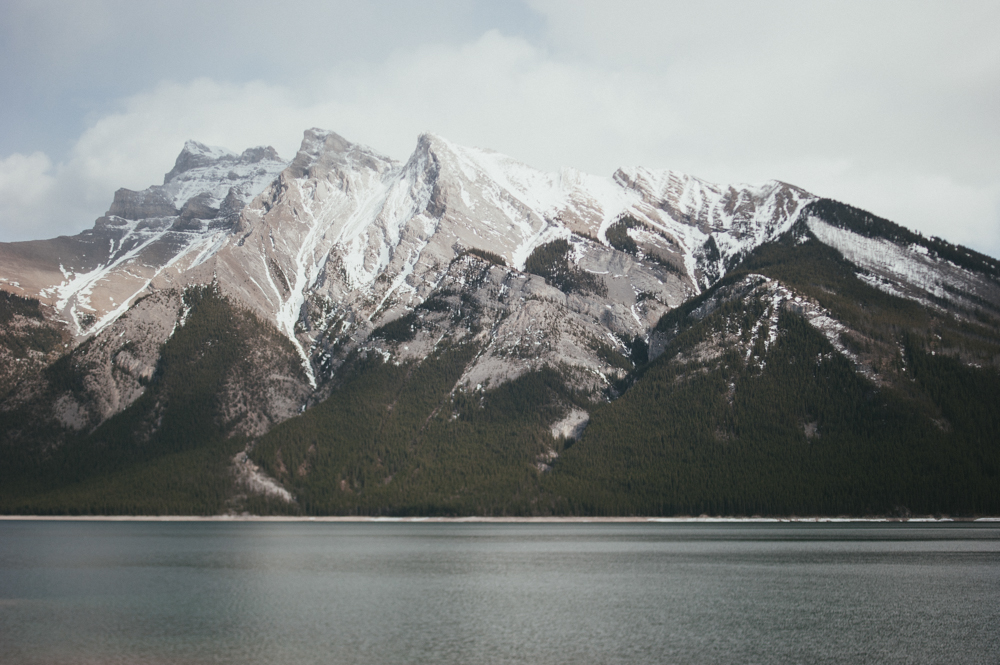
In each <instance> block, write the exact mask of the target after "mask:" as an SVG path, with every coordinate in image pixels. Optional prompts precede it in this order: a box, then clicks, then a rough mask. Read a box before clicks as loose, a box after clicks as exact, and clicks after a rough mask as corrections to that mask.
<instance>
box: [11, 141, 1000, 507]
mask: <svg viewBox="0 0 1000 665" xmlns="http://www.w3.org/2000/svg"><path fill="white" fill-rule="evenodd" d="M0 286H2V287H3V289H4V292H3V293H2V297H3V299H4V300H3V301H2V303H0V304H2V309H0V325H2V326H3V327H4V328H3V330H4V332H3V336H2V337H0V364H2V371H3V373H4V378H5V382H4V385H6V386H8V388H7V389H6V391H5V392H4V393H3V394H2V395H0V399H2V403H0V437H2V441H0V446H2V448H0V450H2V455H3V457H4V458H5V459H6V460H8V464H6V465H5V466H6V467H7V468H6V471H5V472H4V474H5V477H4V482H3V485H4V490H3V493H2V495H0V507H2V509H3V510H6V511H13V512H50V511H51V512H66V511H80V512H224V511H236V512H238V511H242V510H250V511H258V512H261V511H262V512H293V513H298V512H305V513H376V514H378V513H394V514H397V513H435V514H437V513H442V514H469V513H481V514H501V513H516V514H547V513H557V514H567V513H582V514H591V513H601V514H636V513H644V514H646V513H648V514H654V513H655V514H677V513H684V514H692V513H694V514H699V513H701V512H710V513H738V514H752V513H768V514H788V513H794V512H798V513H803V512H808V513H823V514H839V513H850V514H868V513H878V514H885V513H887V512H893V511H896V512H905V511H907V510H916V511H921V512H950V513H961V514H982V513H986V512H996V511H997V510H998V509H1000V494H998V491H997V490H996V489H994V487H996V486H997V483H996V474H997V469H998V468H1000V459H998V454H1000V451H998V449H997V445H996V443H997V442H998V441H1000V439H998V436H997V435H998V433H1000V423H998V422H997V416H995V415H993V414H992V411H993V409H992V408H991V405H992V404H995V403H997V402H996V399H997V398H998V397H1000V388H998V386H1000V382H998V374H997V372H998V370H1000V265H998V262H997V261H996V260H994V259H992V258H990V257H987V256H984V255H981V254H978V253H976V252H973V251H971V250H968V249H966V248H963V247H960V246H954V245H951V244H949V243H947V242H945V241H943V240H940V239H937V238H930V239H927V238H923V237H922V236H920V235H918V234H916V233H913V232H911V231H908V230H906V229H904V228H902V227H900V226H897V225H895V224H893V223H891V222H889V221H887V220H884V219H881V218H878V217H876V216H874V215H871V214H869V213H866V212H864V211H860V210H858V209H855V208H852V207H850V206H847V205H844V204H840V203H837V202H834V201H831V200H828V199H821V198H819V197H816V196H814V195H812V194H809V193H808V192H805V191H804V190H802V189H799V188H797V187H794V186H792V185H788V184H785V183H780V182H776V181H772V182H769V183H766V184H764V185H761V186H748V185H729V186H719V185H715V184H712V183H708V182H705V181H702V180H700V179H698V178H694V177H691V176H687V175H684V174H680V173H676V172H673V171H653V170H649V169H644V168H628V169H625V168H623V169H619V170H618V171H616V172H615V173H614V174H613V176H612V177H610V178H603V177H597V176H592V175H587V174H583V173H580V172H577V171H573V170H569V169H564V170H563V171H561V172H560V173H558V174H552V173H544V172H540V171H537V170H535V169H532V168H531V167H529V166H526V165H524V164H521V163H519V162H517V161H515V160H513V159H511V158H509V157H506V156H504V155H501V154H498V153H495V152H491V151H488V150H481V149H473V148H466V147H462V146H457V145H455V144H452V143H450V142H449V141H447V140H445V139H443V138H441V137H438V136H434V135H423V136H421V137H420V138H419V139H418V141H417V146H416V149H415V150H414V152H413V154H412V155H411V156H410V158H409V159H408V160H407V161H406V162H405V163H400V162H396V161H394V160H392V159H390V158H388V157H385V156H383V155H380V154H378V153H377V152H375V151H373V150H371V149H370V148H367V147H365V146H361V145H357V144H353V143H351V142H349V141H347V140H346V139H344V138H342V137H340V136H339V135H337V134H335V133H333V132H328V131H323V130H318V129H311V130H308V131H306V132H305V135H304V138H303V142H302V146H301V148H300V150H299V152H298V153H297V154H296V155H295V157H294V159H292V160H291V161H290V162H286V161H283V160H282V159H281V158H280V157H279V156H278V155H277V153H276V152H275V151H274V150H273V149H271V148H252V149H249V150H247V151H245V152H243V153H242V154H240V155H237V154H235V153H232V152H229V151H227V150H224V149H220V148H209V147H207V146H204V145H202V144H199V143H195V142H188V143H187V144H186V145H185V146H184V149H183V150H182V152H181V154H180V155H179V156H178V158H177V161H176V163H175V165H174V168H173V169H172V170H171V171H170V172H169V173H167V174H166V176H165V177H164V183H163V185H157V186H152V187H149V188H148V189H146V190H144V191H142V192H132V191H129V190H119V191H118V192H117V193H116V194H115V197H114V201H113V202H112V204H111V207H110V209H109V210H108V213H107V214H106V215H105V216H103V217H101V218H99V219H98V220H97V222H96V224H95V226H94V228H93V229H91V230H88V231H85V232H83V233H81V234H79V235H77V236H73V237H61V238H56V239H53V240H44V241H31V242H23V243H8V244H0ZM972 386H975V389H972ZM959 395H963V396H964V397H962V398H961V399H958V396H959ZM991 400H992V401H991ZM956 409H957V410H956ZM890 459H893V460H894V461H893V462H892V463H890V462H889V460H890ZM942 460H947V463H942ZM180 479H184V480H183V482H182V481H181V480H180Z"/></svg>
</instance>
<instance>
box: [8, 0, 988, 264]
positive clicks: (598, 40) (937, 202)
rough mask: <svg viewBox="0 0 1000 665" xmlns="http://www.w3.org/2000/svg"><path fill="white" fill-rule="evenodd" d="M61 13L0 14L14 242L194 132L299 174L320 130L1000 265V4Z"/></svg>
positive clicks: (544, 4)
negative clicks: (482, 153)
mask: <svg viewBox="0 0 1000 665" xmlns="http://www.w3.org/2000/svg"><path fill="white" fill-rule="evenodd" d="M59 8H61V9H67V10H68V12H67V13H66V14H65V15H63V14H59V13H58V12H53V11H51V10H53V7H51V6H49V7H46V6H44V5H42V6H41V9H39V5H38V4H36V3H31V4H20V3H7V4H6V5H4V6H3V9H2V11H3V12H4V15H3V16H2V17H0V18H2V19H3V20H0V25H2V26H3V27H2V28H0V38H2V39H3V43H4V44H5V45H4V46H2V47H0V49H2V53H3V56H4V58H5V62H11V63H15V64H14V66H13V67H8V68H7V71H6V72H4V73H3V74H0V84H3V85H5V86H7V88H8V89H13V90H15V91H20V95H16V97H17V100H16V101H15V103H12V104H10V105H5V110H0V120H3V121H4V126H5V127H8V128H17V130H16V131H15V130H14V129H8V130H5V131H3V132H0V239H14V238H15V237H19V238H25V237H41V236H44V235H51V234H52V233H54V232H70V231H75V230H79V229H81V228H83V227H85V226H88V225H89V224H90V223H91V221H92V219H93V217H94V216H95V215H96V214H99V213H100V212H102V211H103V210H104V209H105V208H106V206H107V203H108V202H109V201H110V196H111V193H112V192H113V190H114V189H115V188H116V187H118V186H126V187H131V188H142V187H145V186H146V185H149V184H152V183H155V182H158V181H159V179H160V178H161V177H162V173H163V172H164V171H166V170H168V169H169V167H170V165H171V164H172V161H173V157H174V156H175V155H176V153H177V151H178V150H179V148H180V146H181V144H182V143H183V141H184V140H185V139H187V138H196V139H198V140H202V141H204V142H208V143H215V144H221V145H226V146H228V147H230V148H232V149H236V150H240V149H242V148H245V147H247V146H250V145H256V144H262V143H267V144H273V145H275V147H276V148H278V150H279V152H281V153H282V154H283V155H285V156H291V153H292V152H293V151H294V150H295V148H296V147H297V142H298V139H299V137H300V136H301V131H302V130H303V129H305V128H306V127H308V126H312V125H318V126H323V127H328V128H330V129H334V130H336V131H338V132H340V133H342V134H344V135H345V136H347V137H348V138H351V139H352V140H357V141H361V142H364V143H368V144H370V145H372V146H373V147H375V148H377V149H379V150H382V151H384V152H387V153H388V154H390V155H392V156H394V157H397V158H405V157H406V156H407V154H408V153H409V151H410V150H411V149H412V146H413V144H414V142H415V139H416V136H417V134H418V133H420V132H421V131H425V130H431V131H435V132H438V133H440V134H443V135H444V136H446V137H448V138H450V139H452V140H454V141H456V142H458V143H463V144H469V145H480V146H485V147H492V148H495V149H497V150H500V151H502V152H506V153H508V154H511V155H512V156H514V157H516V158H518V159H521V160H523V161H525V162H527V163H529V164H532V165H534V166H538V167H540V168H546V169H557V168H559V167H561V166H572V167H576V168H580V169H583V170H587V171H590V172H595V173H602V174H610V173H611V172H612V171H613V170H614V168H616V167H617V166H620V165H623V164H645V165H648V166H652V167H665V168H675V169H678V170H683V171H687V172H689V173H693V174H695V175H699V176H701V177H705V178H708V179H711V180H717V181H723V182H725V181H750V182H759V181H761V180H765V179H769V178H778V179H782V180H786V181H788V182H792V183H795V184H798V185H800V186H803V187H805V188H807V189H810V190H811V191H814V192H815V193H817V194H821V195H827V196H834V197H836V198H840V199H841V200H845V201H847V202H849V203H853V204H855V205H860V206H862V207H865V208H868V209H869V210H871V211H872V212H875V213H877V214H881V215H884V216H887V217H889V218H890V219H893V220H895V221H897V222H899V223H902V224H905V225H907V226H911V227H914V228H917V229H919V230H921V231H923V232H925V233H931V234H935V235H941V236H943V237H945V238H948V239H950V240H953V241H956V242H962V243H965V244H969V245H971V246H973V247H975V248H977V249H979V250H980V251H985V252H988V253H990V254H993V255H994V256H997V255H1000V162H998V160H996V158H995V155H996V154H997V153H998V149H1000V126H998V124H997V123H996V122H995V120H994V118H993V115H995V109H997V108H1000V43H998V42H997V40H996V39H995V35H996V34H998V28H1000V5H996V4H995V3H976V2H966V3H962V4H960V5H954V4H945V3H927V2H915V1H908V2H891V3H889V2H883V3H871V2H864V3H861V2H837V3H788V2H760V3H753V4H750V3H743V2H732V3H730V2H715V3H668V2H631V3H622V2H615V3H604V2H572V3H570V2H555V1H547V0H537V1H534V2H531V3H530V7H529V6H525V5H523V4H521V3H509V4H498V3H472V2H457V1H456V2H438V3H430V4H428V3H396V2H384V3H333V4H330V3H300V4H298V5H292V6H291V7H290V8H289V7H285V6H282V8H281V11H280V12H276V11H275V9H274V6H273V5H272V4H264V3H260V4H247V3H214V4H207V5H205V4H203V3H197V4H188V5H184V4H181V5H175V4H171V5H164V6H158V5H147V4H144V3H117V2H116V3H109V2H95V3H90V4H79V3H70V4H68V5H63V4H60V7H59ZM54 14H58V16H59V17H58V18H57V19H55V20H47V19H46V17H49V18H51V17H52V16H53V15H54ZM15 33H16V34H15ZM8 38H10V40H8ZM54 89H55V90H58V91H57V92H51V90H54ZM66 100H69V101H68V102H67V103H63V104H62V106H63V109H62V111H60V110H58V109H56V108H54V107H55V106H58V105H59V103H61V102H66ZM33 108H34V109H36V111H35V112H34V113H32V109H33ZM37 108H42V109H43V110H44V112H37ZM33 174H34V175H35V176H37V182H38V184H37V186H32V187H26V186H25V185H24V184H23V183H24V182H26V181H31V180H32V178H31V176H32V175H33Z"/></svg>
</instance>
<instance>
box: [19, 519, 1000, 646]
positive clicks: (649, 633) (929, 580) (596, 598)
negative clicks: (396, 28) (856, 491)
mask: <svg viewBox="0 0 1000 665" xmlns="http://www.w3.org/2000/svg"><path fill="white" fill-rule="evenodd" d="M0 661H2V662H3V663H6V664H22V663H39V664H41V663H44V664H46V665H49V664H55V665H59V664H63V663H67V664H68V663H87V664H91V663H94V664H96V663H122V664H125V663H149V664H155V665H160V664H175V663H176V664H185V665H188V664H200V663H234V664H235V663H241V664H258V663H260V664H263V663H268V664H290V665H294V664H299V663H337V664H340V663H346V664H352V663H359V664H360V663H365V664H368V665H371V664H375V665H377V664H381V663H435V664H442V663H444V664H450V663H455V664H459V663H461V664H466V665H476V664H480V663H526V664H527V663H531V664H547V663H630V664H634V663H949V664H950V663H997V662H1000V524H998V523H933V524H914V523H908V524H899V523H874V524H868V523H847V524H837V523H834V524H830V523H821V524H808V523H779V524H759V523H725V524H703V523H595V524H580V523H560V524H521V523H514V524H504V523H488V524H482V523H432V522H424V523H412V522H405V523H377V522H376V523H372V522H365V523H343V522H333V523H331V522H253V521H247V522H217V521H195V522H72V521H0Z"/></svg>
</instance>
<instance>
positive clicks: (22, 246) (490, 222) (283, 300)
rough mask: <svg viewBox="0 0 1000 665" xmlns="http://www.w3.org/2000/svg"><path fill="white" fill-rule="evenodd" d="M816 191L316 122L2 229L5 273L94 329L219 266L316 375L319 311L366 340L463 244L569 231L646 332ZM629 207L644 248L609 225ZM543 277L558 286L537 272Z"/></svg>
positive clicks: (514, 264) (579, 302) (600, 330)
mask: <svg viewBox="0 0 1000 665" xmlns="http://www.w3.org/2000/svg"><path fill="white" fill-rule="evenodd" d="M813 198H814V197H812V196H811V195H809V194H807V193H806V192H804V191H802V190H800V189H798V188H795V187H792V186H790V185H785V184H783V183H778V182H771V183H767V184H765V185H763V186H760V187H751V186H727V187H720V186H716V185H713V184H710V183H706V182H704V181H701V180H699V179H697V178H693V177H690V176H686V175H683V174H679V173H676V172H670V171H650V170H647V169H642V168H632V169H621V170H619V171H618V172H616V173H615V174H614V175H613V176H612V177H611V178H605V177H598V176H592V175H588V174H584V173H580V172H578V171H574V170H571V169H564V170H563V171H562V172H560V173H558V174H553V173H544V172H541V171H538V170H536V169H533V168H531V167H529V166H526V165H524V164H521V163H519V162H517V161H515V160H513V159H511V158H510V157H507V156H505V155H501V154H498V153H495V152H491V151H488V150H481V149H473V148H465V147H461V146H457V145H454V144H452V143H450V142H448V141H447V140H445V139H443V138H440V137H437V136H434V135H429V134H428V135H423V136H421V137H420V138H419V140H418V142H417V147H416V150H415V151H414V153H413V155H411V157H410V158H409V159H408V160H407V161H406V162H405V163H398V162H396V161H394V160H392V159H389V158H388V157H385V156H383V155H380V154H378V153H376V152H375V151H373V150H371V149H369V148H366V147H364V146H360V145H356V144H352V143H350V142H348V141H346V140H345V139H343V138H342V137H340V136H338V135H337V134H335V133H333V132H327V131H322V130H316V129H312V130H309V131H307V132H306V133H305V137H304V139H303V143H302V147H301V149H300V150H299V152H298V154H297V155H296V156H295V158H294V159H293V160H292V162H291V163H286V162H283V161H282V160H281V159H280V158H279V157H278V155H277V154H276V153H275V152H274V151H273V150H272V149H270V148H252V149H249V150H247V151H245V152H244V153H243V154H241V155H236V154H234V153H232V152H229V151H227V150H224V149H221V148H209V147H206V146H204V145H202V144H199V143H196V142H188V143H187V144H186V145H185V146H184V149H183V150H182V152H181V154H180V155H179V156H178V158H177V161H176V164H175V165H174V168H173V169H172V170H171V171H170V172H169V173H167V174H166V176H165V178H164V184H163V185H161V186H153V187H150V188H148V189H146V190H144V191H142V192H131V191H129V190H119V191H118V192H117V193H116V195H115V199H114V201H113V202H112V204H111V207H110V209H109V210H108V213H107V214H106V215H105V216H104V217H102V218H100V219H99V220H98V221H97V223H96V225H95V226H94V228H93V229H92V230H90V231H87V232H84V233H82V234H80V235H79V236H75V237H73V238H58V239H55V240H52V241H35V242H30V243H15V244H11V245H5V246H2V247H0V255H2V259H3V260H2V262H0V283H3V284H4V285H5V286H6V288H8V289H10V290H11V291H12V292H15V293H18V294H19V295H25V296H29V297H36V298H38V299H39V300H40V301H41V302H42V303H43V305H46V306H49V307H51V308H53V310H54V311H55V317H56V318H57V319H58V320H60V321H62V322H64V323H65V324H67V325H68V326H69V329H70V330H71V332H72V333H73V334H74V335H75V337H76V339H77V340H82V339H83V338H85V337H87V336H91V335H94V334H98V333H100V332H101V331H102V330H103V329H104V328H105V327H107V326H108V325H110V324H111V323H112V322H113V321H115V320H116V319H117V318H118V317H120V316H121V315H122V314H123V313H124V312H125V311H126V310H127V309H128V307H129V306H130V305H131V304H132V303H133V302H135V300H136V299H137V298H139V297H141V296H142V295H143V294H146V293H150V292H154V291H158V290H163V289H166V288H171V287H184V286H186V285H189V284H197V283H208V282H211V281H212V280H217V282H218V283H219V285H220V286H221V288H222V290H223V291H224V292H225V293H227V294H231V295H233V296H234V297H236V298H237V299H238V300H239V301H241V302H243V303H245V304H247V305H249V306H250V307H252V308H253V309H254V310H255V311H256V312H257V313H258V314H260V315H261V316H262V317H264V318H265V319H266V320H269V321H271V322H272V323H274V324H275V325H276V326H277V327H278V329H279V330H281V331H282V332H283V333H284V334H285V335H286V336H288V338H289V339H290V340H292V342H293V343H294V344H295V345H296V346H297V347H298V348H299V349H300V351H301V353H302V356H303V359H304V360H307V362H306V363H305V367H306V369H307V372H308V373H309V374H310V376H311V377H312V375H313V374H314V373H315V372H316V371H317V370H318V369H319V366H321V365H324V363H325V361H326V360H328V352H327V349H326V348H325V346H324V343H323V341H322V340H319V338H320V336H321V335H322V334H323V333H324V332H326V331H327V330H328V328H329V325H328V324H329V321H321V320H317V319H316V316H315V313H316V312H326V313H327V314H325V316H327V317H328V318H329V316H336V317H337V320H338V321H339V322H340V325H342V326H343V325H350V326H354V330H356V331H360V332H359V333H358V336H357V338H356V341H362V340H363V339H364V336H365V335H366V334H367V333H368V332H370V330H371V329H372V328H374V327H375V326H376V325H378V324H379V323H380V322H385V321H386V320H388V319H391V318H394V317H397V316H400V315H402V314H405V313H406V312H407V311H410V310H412V309H413V308H414V307H416V306H417V305H419V304H420V303H421V302H422V301H423V300H424V299H425V298H426V297H427V296H428V295H429V294H430V293H431V292H432V291H433V290H434V289H435V288H438V287H439V285H440V284H441V283H442V280H445V279H446V278H447V277H448V266H450V265H451V264H452V262H453V260H454V259H455V258H456V257H458V256H459V255H460V254H462V253H463V252H467V251H469V250H486V251H489V252H491V253H493V254H496V255H498V256H500V257H502V258H503V259H504V260H505V261H506V263H507V264H508V265H509V266H510V267H511V268H513V269H516V270H522V269H523V268H524V264H525V261H526V260H527V258H528V256H529V255H530V254H531V252H532V251H534V250H535V249H536V248H538V247H539V246H541V245H543V244H545V243H549V242H552V241H554V240H558V239H565V240H567V241H569V242H571V244H572V247H573V252H572V257H571V258H572V261H573V263H574V264H576V265H577V266H579V268H580V269H581V270H584V271H586V272H589V273H592V274H595V275H602V276H606V277H602V278H601V279H603V280H604V281H605V282H607V283H608V296H607V302H604V300H603V296H602V298H600V300H601V302H597V301H596V300H595V299H594V298H590V299H588V298H586V297H583V298H576V299H575V300H572V301H570V302H568V303H567V304H566V307H567V308H568V309H569V310H575V311H573V312H572V314H573V315H575V316H579V317H582V318H583V319H586V320H587V323H588V327H591V328H593V330H591V331H590V332H591V333H592V334H594V335H596V336H597V337H600V338H604V337H605V336H606V335H608V334H610V335H611V336H612V337H611V338H612V339H615V340H621V339H625V338H631V337H635V336H637V335H639V336H644V335H645V334H646V333H647V332H648V329H649V328H650V327H651V326H652V325H654V324H655V322H656V320H657V319H658V317H659V316H660V315H661V314H662V313H663V312H664V311H665V310H666V309H668V308H670V307H674V306H676V305H677V304H679V303H680V302H682V301H683V300H685V299H686V298H688V297H690V296H691V295H693V294H695V293H697V292H699V291H700V290H701V289H702V288H704V287H706V286H708V285H710V284H711V283H712V282H713V281H714V280H716V279H718V278H719V277H720V276H721V275H722V274H724V272H725V266H726V264H727V262H729V263H731V262H732V261H733V260H734V258H735V257H738V256H739V255H741V254H742V253H745V252H747V251H749V250H750V249H752V248H753V247H755V246H756V245H759V244H760V243H762V242H766V241H767V240H769V239H772V238H774V237H776V236H777V235H779V234H781V233H782V232H784V231H785V230H787V229H788V227H789V226H790V225H791V223H792V222H793V221H794V220H795V219H796V216H797V215H798V213H799V211H800V210H801V208H802V206H803V205H805V204H806V203H808V202H809V201H810V200H812V199H813ZM625 216H627V217H629V218H630V220H632V221H633V224H632V226H631V228H628V229H627V230H626V233H627V234H628V236H629V237H631V238H632V239H633V241H634V242H635V243H636V246H637V248H638V253H637V254H634V255H632V256H628V255H626V254H624V253H622V252H620V251H618V250H615V249H614V248H613V247H612V246H611V244H610V243H609V241H608V238H607V231H608V229H609V227H610V226H611V225H612V224H614V223H615V222H616V221H619V220H620V219H622V218H623V217H625ZM529 281H531V280H529ZM527 288H528V291H529V292H532V290H535V291H537V290H539V289H542V290H544V287H543V285H542V284H541V280H539V279H537V278H535V279H534V283H532V284H529V285H528V287H527ZM640 294H642V296H643V297H644V298H645V299H644V300H642V301H639V300H637V298H638V297H639V296H640ZM519 297H520V296H519ZM606 310H609V311H606ZM584 312H590V313H589V314H587V313H584ZM609 314H610V316H609ZM326 364H329V363H328V362H327V363H326ZM322 378H323V377H320V380H322ZM327 378H328V377H327ZM312 380H313V381H316V378H315V377H312Z"/></svg>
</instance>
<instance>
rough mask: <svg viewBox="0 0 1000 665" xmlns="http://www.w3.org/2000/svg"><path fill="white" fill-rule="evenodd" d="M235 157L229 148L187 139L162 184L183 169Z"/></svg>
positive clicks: (187, 169) (188, 169) (186, 169)
mask: <svg viewBox="0 0 1000 665" xmlns="http://www.w3.org/2000/svg"><path fill="white" fill-rule="evenodd" d="M235 157H236V153H234V152H233V151H231V150H227V149H226V148H220V147H217V146H208V145H205V144H204V143H199V142H198V141H192V140H190V139H189V140H188V141H185V143H184V147H183V148H182V149H181V153H180V154H179V155H177V160H176V161H175V162H174V168H172V169H171V170H170V172H169V173H167V174H166V175H164V176H163V184H164V185H166V184H167V183H168V182H170V181H171V180H173V179H174V178H175V177H176V176H178V175H180V174H181V173H184V172H185V171H190V170H191V169H196V168H198V167H201V166H208V165H209V164H214V163H216V162H218V161H219V160H221V159H226V158H230V159H234V158H235Z"/></svg>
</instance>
